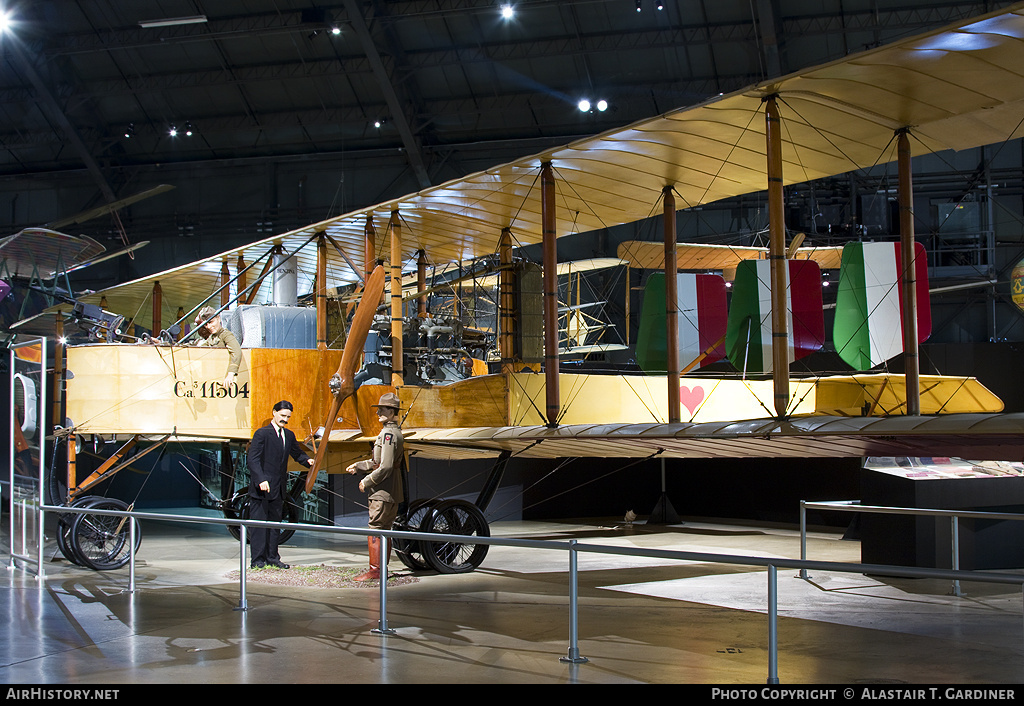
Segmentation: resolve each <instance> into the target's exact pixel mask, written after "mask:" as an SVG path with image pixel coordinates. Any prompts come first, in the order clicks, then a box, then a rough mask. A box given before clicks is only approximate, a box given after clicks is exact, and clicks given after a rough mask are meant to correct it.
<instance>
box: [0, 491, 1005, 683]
mask: <svg viewBox="0 0 1024 706" xmlns="http://www.w3.org/2000/svg"><path fill="white" fill-rule="evenodd" d="M38 510H39V513H38V514H39V517H38V520H37V522H38V526H39V527H41V526H42V524H43V515H44V513H47V512H54V513H74V514H85V513H88V514H90V515H104V516H110V517H121V518H131V521H130V522H128V526H129V539H128V546H129V547H132V546H135V541H136V535H135V532H136V525H137V524H138V521H139V520H156V521H164V522H168V521H170V522H184V523H196V524H212V525H236V526H239V540H238V541H239V602H238V606H237V607H236V608H235V609H234V610H239V611H245V610H248V604H247V600H246V569H247V568H248V566H247V561H246V553H247V552H246V547H247V535H248V530H249V528H253V527H268V528H277V529H294V530H295V531H297V532H299V531H308V532H323V533H327V534H337V535H349V536H363V537H365V536H370V535H373V536H377V537H380V538H381V540H382V542H383V543H384V546H382V548H381V551H382V552H384V551H386V549H387V543H388V542H393V541H396V540H405V541H415V542H424V541H427V542H451V543H454V544H458V545H466V544H471V545H477V544H485V545H492V546H505V547H520V548H527V549H535V550H553V551H564V552H567V553H568V560H569V562H568V563H569V571H568V581H569V586H568V594H569V648H568V653H567V655H566V656H565V657H561V658H559V659H560V660H561V661H563V662H567V663H570V664H583V663H586V662H588V661H589V660H588V659H587V658H586V657H584V656H582V655H581V654H580V651H579V632H578V625H579V622H578V618H579V592H578V581H579V567H578V558H579V554H580V553H581V552H583V553H593V554H609V555H617V556H634V557H646V558H653V559H668V560H680V561H691V562H699V563H711V564H729V565H738V566H759V567H764V568H765V569H766V570H767V588H766V590H767V599H768V600H767V605H768V610H767V613H768V677H767V682H766V683H768V684H778V683H779V678H778V569H779V568H787V569H799V570H801V572H806V570H808V569H811V570H819V571H834V572H838V573H855V574H885V575H889V576H901V577H908V578H937V579H952V580H954V581H958V580H969V581H979V582H984V583H998V584H1009V585H1017V586H1021V587H1022V588H1024V575H1014V574H1001V573H993V572H980V571H958V570H953V569H934V568H919V567H903V566H885V565H872V564H851V563H845V562H831V561H810V560H807V559H806V558H801V559H784V558H780V557H770V558H769V557H755V556H738V555H731V554H709V553H705V552H688V551H676V550H668V549H643V548H639V547H614V546H606V545H597V544H580V543H579V542H578V541H577V540H575V539H573V540H569V541H552V540H537V539H512V538H504V537H480V536H471V537H470V536H466V535H461V534H441V533H436V534H435V533H431V534H430V536H429V539H426V538H425V537H424V534H423V533H422V532H405V531H396V530H386V531H384V530H376V531H371V530H368V529H358V528H351V527H334V526H325V525H308V524H297V523H281V522H265V521H258V520H248V519H227V518H215V517H195V516H188V515H168V514H163V513H150V512H135V511H125V510H112V509H107V508H88V507H62V506H51V505H41V506H38ZM801 529H802V530H803V525H802V526H801ZM804 550H805V547H804V543H803V533H802V537H801V552H804ZM38 552H39V555H38V557H37V559H36V560H35V561H34V562H29V563H34V564H35V565H36V566H37V567H38V571H37V574H36V576H37V578H38V580H39V581H40V584H42V581H43V580H44V579H45V576H44V572H43V568H42V567H43V566H44V563H43V556H42V555H43V547H42V543H40V546H39V548H38ZM129 553H130V555H131V557H130V560H129V562H128V564H127V567H128V581H129V589H128V590H129V591H130V592H133V593H134V592H135V591H136V590H137V589H136V584H135V552H134V551H132V552H129ZM802 556H803V555H802ZM10 566H11V568H14V567H15V557H14V556H13V554H12V556H11V558H10ZM379 594H380V608H379V611H380V616H379V619H378V623H377V627H376V628H375V629H373V630H372V632H373V633H375V634H379V635H391V634H394V633H395V630H394V629H393V628H390V627H389V626H388V619H387V581H381V582H380V590H379ZM1022 608H1024V606H1022ZM1022 615H1024V611H1022Z"/></svg>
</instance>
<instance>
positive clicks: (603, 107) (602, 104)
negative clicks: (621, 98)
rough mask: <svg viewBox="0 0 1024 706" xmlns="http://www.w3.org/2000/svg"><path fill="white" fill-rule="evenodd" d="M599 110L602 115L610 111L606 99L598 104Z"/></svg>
mask: <svg viewBox="0 0 1024 706" xmlns="http://www.w3.org/2000/svg"><path fill="white" fill-rule="evenodd" d="M597 109H598V110H600V111H601V112H602V113H603V112H604V111H606V110H608V101H606V100H604V99H601V100H599V101H598V102H597Z"/></svg>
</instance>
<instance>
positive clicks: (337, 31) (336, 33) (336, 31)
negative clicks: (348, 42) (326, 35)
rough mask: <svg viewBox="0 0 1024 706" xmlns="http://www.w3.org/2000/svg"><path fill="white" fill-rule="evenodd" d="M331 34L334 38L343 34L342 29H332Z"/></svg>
mask: <svg viewBox="0 0 1024 706" xmlns="http://www.w3.org/2000/svg"><path fill="white" fill-rule="evenodd" d="M331 34H333V35H334V36H338V35H339V34H341V27H331Z"/></svg>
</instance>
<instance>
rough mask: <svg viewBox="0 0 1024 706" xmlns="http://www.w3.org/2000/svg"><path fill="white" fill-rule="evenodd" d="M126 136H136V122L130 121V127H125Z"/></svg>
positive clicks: (129, 137)
mask: <svg viewBox="0 0 1024 706" xmlns="http://www.w3.org/2000/svg"><path fill="white" fill-rule="evenodd" d="M124 136H125V137H127V138H128V139H131V138H133V137H135V123H128V127H126V128H125V129H124Z"/></svg>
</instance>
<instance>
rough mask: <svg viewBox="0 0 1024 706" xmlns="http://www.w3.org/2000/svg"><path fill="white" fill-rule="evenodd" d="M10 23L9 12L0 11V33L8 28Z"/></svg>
mask: <svg viewBox="0 0 1024 706" xmlns="http://www.w3.org/2000/svg"><path fill="white" fill-rule="evenodd" d="M12 24H13V21H12V20H11V13H10V12H7V11H4V12H0V33H4V32H7V31H8V30H10V29H11V25H12Z"/></svg>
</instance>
